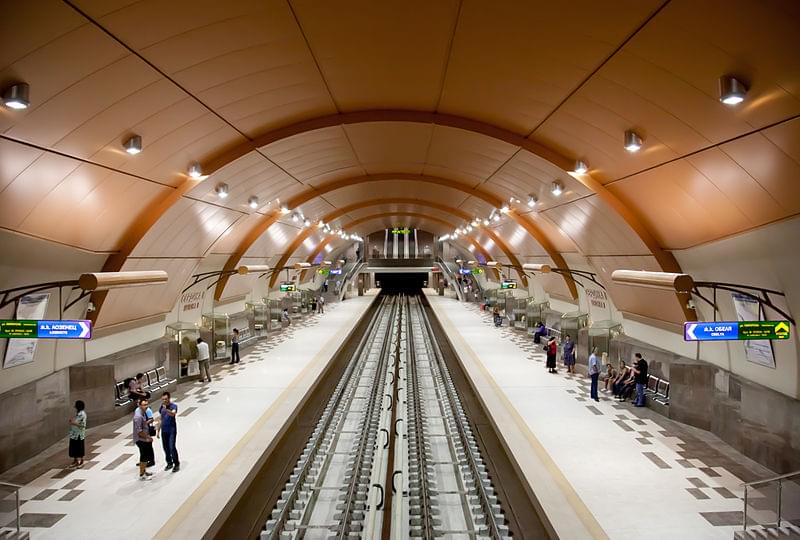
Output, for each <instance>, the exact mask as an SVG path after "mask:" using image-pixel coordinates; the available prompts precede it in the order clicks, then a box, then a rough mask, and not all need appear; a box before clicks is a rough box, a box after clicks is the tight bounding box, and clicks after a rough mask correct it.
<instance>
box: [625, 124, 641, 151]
mask: <svg viewBox="0 0 800 540" xmlns="http://www.w3.org/2000/svg"><path fill="white" fill-rule="evenodd" d="M642 144H643V141H642V138H641V137H640V136H639V134H638V133H636V132H635V131H633V130H632V129H629V130H627V131H626V132H625V150H627V151H628V152H630V153H634V152H638V151H639V149H640V148H641V147H642Z"/></svg>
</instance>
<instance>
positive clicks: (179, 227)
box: [132, 198, 243, 257]
mask: <svg viewBox="0 0 800 540" xmlns="http://www.w3.org/2000/svg"><path fill="white" fill-rule="evenodd" d="M242 217H243V214H241V213H239V212H234V211H232V210H228V209H226V208H220V207H218V206H213V205H210V204H207V203H204V202H200V201H194V200H191V199H186V198H183V199H181V200H180V201H179V202H178V203H176V204H175V205H173V206H172V207H171V208H170V209H169V210H168V211H167V212H166V214H164V215H163V216H162V217H161V219H160V220H159V221H158V222H157V223H156V224H155V225H153V227H152V228H151V229H150V230H149V231H148V232H147V234H146V235H145V236H144V238H143V239H142V240H141V242H139V244H138V245H137V246H136V248H135V249H134V250H133V254H132V256H133V257H202V256H203V255H205V253H206V252H207V251H208V249H209V248H210V247H211V245H212V244H213V243H214V242H216V241H217V240H218V239H219V238H220V236H222V235H223V234H224V233H225V231H226V230H228V228H229V227H231V226H232V225H233V224H234V222H235V221H236V220H237V219H240V218H242Z"/></svg>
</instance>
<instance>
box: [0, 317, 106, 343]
mask: <svg viewBox="0 0 800 540" xmlns="http://www.w3.org/2000/svg"><path fill="white" fill-rule="evenodd" d="M91 337H92V322H91V321H36V320H0V338H8V339H14V338H27V339H91Z"/></svg>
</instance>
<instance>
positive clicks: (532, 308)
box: [525, 296, 550, 334]
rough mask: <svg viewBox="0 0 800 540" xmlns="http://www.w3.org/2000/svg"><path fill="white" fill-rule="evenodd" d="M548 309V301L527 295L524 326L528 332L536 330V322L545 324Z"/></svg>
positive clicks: (531, 332)
mask: <svg viewBox="0 0 800 540" xmlns="http://www.w3.org/2000/svg"><path fill="white" fill-rule="evenodd" d="M548 311H550V302H541V301H538V302H537V301H536V298H534V297H532V296H531V297H528V300H527V309H526V313H525V315H526V318H527V321H526V323H527V324H526V328H527V330H528V333H529V334H533V333H534V332H536V323H539V322H541V323H543V324H547V312H548Z"/></svg>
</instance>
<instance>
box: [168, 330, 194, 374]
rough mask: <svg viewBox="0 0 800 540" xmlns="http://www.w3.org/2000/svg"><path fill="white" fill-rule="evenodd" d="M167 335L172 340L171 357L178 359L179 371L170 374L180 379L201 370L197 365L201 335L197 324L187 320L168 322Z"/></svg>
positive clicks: (170, 346)
mask: <svg viewBox="0 0 800 540" xmlns="http://www.w3.org/2000/svg"><path fill="white" fill-rule="evenodd" d="M166 337H168V338H169V339H170V340H171V341H170V345H169V356H170V358H177V359H178V370H177V373H170V375H171V376H174V377H176V378H177V379H178V380H179V381H180V380H182V379H186V378H188V377H193V376H196V375H197V374H198V373H199V372H200V369H199V366H198V365H197V338H199V337H200V329H199V328H198V327H197V325H194V324H191V323H185V322H176V323H173V324H168V325H167V329H166Z"/></svg>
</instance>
